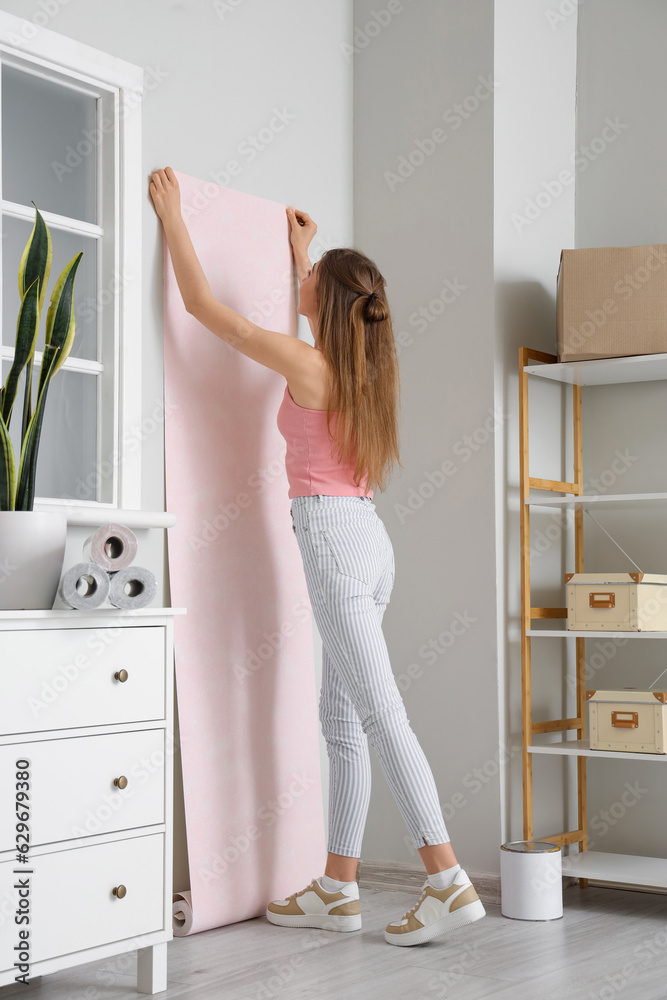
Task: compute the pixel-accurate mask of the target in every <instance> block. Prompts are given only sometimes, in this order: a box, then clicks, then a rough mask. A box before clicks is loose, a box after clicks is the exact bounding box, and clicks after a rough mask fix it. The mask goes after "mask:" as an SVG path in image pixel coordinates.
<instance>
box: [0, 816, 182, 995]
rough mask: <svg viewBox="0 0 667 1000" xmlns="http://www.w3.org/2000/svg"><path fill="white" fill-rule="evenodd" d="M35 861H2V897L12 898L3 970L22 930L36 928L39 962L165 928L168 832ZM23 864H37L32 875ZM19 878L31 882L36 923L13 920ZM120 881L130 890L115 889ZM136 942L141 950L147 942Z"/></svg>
mask: <svg viewBox="0 0 667 1000" xmlns="http://www.w3.org/2000/svg"><path fill="white" fill-rule="evenodd" d="M29 860H30V864H29V865H25V866H20V865H17V864H16V863H15V862H14V861H6V862H3V863H2V864H0V898H2V899H3V900H9V901H10V905H9V906H3V908H2V919H1V920H0V971H6V970H8V969H10V970H11V969H12V967H13V965H14V961H15V952H14V950H13V949H14V946H15V945H17V944H18V943H19V938H18V932H19V930H20V929H21V927H25V928H27V929H28V930H29V931H30V943H31V961H32V962H40V961H43V960H44V959H47V958H54V957H56V956H58V955H63V956H66V955H67V954H69V953H70V952H79V951H83V950H84V949H86V948H94V947H95V946H96V945H101V944H104V943H106V942H112V941H121V940H124V939H125V938H133V939H134V938H136V936H137V935H141V934H148V933H150V932H151V931H159V930H161V929H162V928H163V925H164V834H163V833H156V834H151V835H148V836H145V837H133V838H131V839H128V840H117V841H114V843H111V844H95V845H91V846H89V847H78V848H75V849H72V850H65V851H58V852H56V853H52V854H42V855H39V856H34V855H31V856H30V858H29ZM19 867H25V868H30V869H32V874H26V873H25V872H24V873H20V874H18V875H16V874H14V872H13V870H12V869H13V868H19ZM18 879H29V881H30V884H29V887H28V888H27V890H26V892H27V896H26V899H27V901H28V903H29V907H30V914H29V915H30V924H24V925H20V926H19V925H17V924H16V923H15V922H14V918H13V913H14V911H15V910H16V908H17V906H18V899H19V896H18V893H19V889H18V888H15V883H17V880H18ZM119 885H124V886H125V888H126V894H125V895H124V896H123V898H122V899H119V898H118V896H116V895H114V893H113V891H112V890H113V888H114V887H115V886H116V887H117V886H119ZM10 907H11V913H10V912H9V911H10ZM129 947H130V948H132V949H134V948H139V947H141V942H140V941H138V942H137V941H132V943H131V944H130V946H129ZM28 976H29V977H30V973H28Z"/></svg>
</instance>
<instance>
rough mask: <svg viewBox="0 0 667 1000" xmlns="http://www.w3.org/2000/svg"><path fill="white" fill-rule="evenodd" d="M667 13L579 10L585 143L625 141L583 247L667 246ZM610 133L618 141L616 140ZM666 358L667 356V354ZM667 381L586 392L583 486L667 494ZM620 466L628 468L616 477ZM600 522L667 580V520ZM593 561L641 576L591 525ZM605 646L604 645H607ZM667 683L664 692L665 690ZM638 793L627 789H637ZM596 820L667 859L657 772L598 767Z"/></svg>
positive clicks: (622, 663) (597, 3)
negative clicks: (612, 133)
mask: <svg viewBox="0 0 667 1000" xmlns="http://www.w3.org/2000/svg"><path fill="white" fill-rule="evenodd" d="M665 37H667V7H665V5H664V4H660V3H654V2H652V0H637V2H634V3H632V4H628V3H623V2H622V0H604V2H603V0H586V3H584V4H582V5H581V9H580V12H579V59H578V122H577V143H578V145H580V146H585V145H588V144H590V143H591V140H592V139H594V138H595V137H596V136H600V135H601V130H602V128H603V127H604V124H605V119H606V118H610V119H612V121H616V123H617V129H618V130H619V134H618V137H617V138H616V139H615V140H614V141H613V142H609V143H608V144H607V145H606V146H605V148H604V149H601V148H600V146H599V144H596V146H595V149H596V150H597V155H595V156H594V158H591V159H590V163H589V166H588V168H587V169H586V170H584V171H582V172H581V175H580V176H579V178H578V184H577V203H576V246H578V247H589V246H633V245H641V244H646V243H665V242H667V235H666V234H667V203H666V202H665V196H664V191H665V176H666V175H667V137H666V135H665V130H664V128H663V125H662V122H663V119H664V105H665V96H666V94H667V83H665V80H664V74H663V69H662V63H663V61H662V56H663V54H664V40H665ZM607 134H609V132H607ZM666 349H667V348H666ZM665 391H666V390H665V382H644V383H636V384H629V385H618V386H615V385H610V386H600V387H588V388H585V389H584V390H583V407H582V409H583V427H584V440H583V445H584V478H585V479H588V480H589V481H592V479H594V478H595V479H598V480H601V483H600V485H601V489H602V491H603V492H604V491H606V492H608V493H626V492H628V493H632V492H651V491H663V490H664V489H665V469H666V468H667V438H666V436H665V422H666V419H667V399H666V396H665ZM617 450H619V451H620V452H621V453H622V454H623V455H625V456H626V459H627V461H626V462H625V463H620V464H619V463H618V462H617V463H616V465H615V468H616V469H619V468H621V467H622V466H623V464H625V467H626V471H625V472H622V473H621V474H619V475H615V473H614V470H613V469H612V463H613V462H614V460H615V457H616V456H615V452H616V451H617ZM596 517H597V519H598V520H599V521H600V523H601V524H603V525H604V526H605V528H606V529H607V531H609V532H610V533H611V534H612V536H613V537H614V538H615V539H616V540H617V541H618V543H619V544H620V545H622V547H623V548H624V549H625V550H626V552H628V554H629V555H630V556H631V557H632V559H633V560H634V561H635V562H637V563H638V564H639V566H640V567H641V569H642V570H644V571H645V572H648V573H667V512H666V511H665V508H664V507H662V508H658V509H655V510H652V511H645V510H641V511H638V510H633V511H626V512H617V513H612V512H596ZM584 539H585V546H584V553H585V554H584V558H585V565H586V568H587V569H590V570H591V571H593V570H597V571H603V570H612V569H615V570H617V571H627V570H633V569H634V567H633V566H632V564H631V563H630V562H628V560H627V559H626V558H625V556H623V555H622V554H621V553H620V552H619V551H618V549H616V548H615V546H614V545H613V544H612V543H611V542H610V541H609V540H608V538H607V537H606V535H605V534H604V533H603V532H602V531H601V530H600V528H599V527H598V526H597V525H596V524H594V523H593V522H592V521H591V519H590V518H585V525H584ZM587 645H588V647H589V649H588V651H587V652H588V659H589V676H590V682H587V684H586V686H587V687H591V688H597V689H600V690H604V689H606V688H607V689H608V688H616V687H627V686H630V687H637V688H644V689H646V688H648V687H649V686H650V685H651V684H652V682H653V681H654V680H655V679H656V678H657V677H658V675H659V674H660V673H661V672H662V671H663V670H664V668H665V666H667V658H666V657H665V649H666V647H665V644H664V640H660V639H649V640H645V639H642V640H632V639H631V640H628V641H627V642H626V643H625V645H624V646H620V645H618V646H617V645H614V644H609V643H605V642H604V641H603V642H601V643H600V644H598V643H592V642H590V640H589V642H588V644H587ZM598 645H599V648H598ZM666 681H667V675H664V676H663V677H662V680H661V681H659V683H658V684H657V685H656V686H655V687H654V690H662V691H665V690H667V684H666V683H665V682H666ZM628 786H629V787H628ZM588 788H589V820H590V827H591V829H590V833H591V837H592V838H593V839H594V843H591V844H590V846H591V847H592V848H594V849H595V850H598V851H608V852H619V853H625V852H627V853H630V854H645V855H649V856H651V855H652V856H658V857H662V856H663V855H664V834H663V831H664V829H665V822H666V821H667V804H666V802H665V795H664V778H663V775H662V771H661V770H660V768H659V766H658V765H656V766H655V767H654V768H651V765H650V763H648V762H642V760H641V757H640V755H638V759H637V760H636V761H632V762H625V761H609V760H602V759H601V760H592V761H590V763H589V764H588Z"/></svg>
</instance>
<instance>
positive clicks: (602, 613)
mask: <svg viewBox="0 0 667 1000" xmlns="http://www.w3.org/2000/svg"><path fill="white" fill-rule="evenodd" d="M565 583H566V586H567V627H568V629H572V630H574V631H582V632H583V631H585V630H586V629H592V630H594V631H598V630H600V631H605V630H607V629H608V630H609V631H611V632H614V631H616V632H618V631H621V632H667V575H664V574H662V573H566V574H565Z"/></svg>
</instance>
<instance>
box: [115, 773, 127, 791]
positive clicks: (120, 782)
mask: <svg viewBox="0 0 667 1000" xmlns="http://www.w3.org/2000/svg"><path fill="white" fill-rule="evenodd" d="M113 783H114V785H118V787H119V788H125V786H126V785H127V778H126V777H125V775H124V774H121V776H120V778H114V779H113Z"/></svg>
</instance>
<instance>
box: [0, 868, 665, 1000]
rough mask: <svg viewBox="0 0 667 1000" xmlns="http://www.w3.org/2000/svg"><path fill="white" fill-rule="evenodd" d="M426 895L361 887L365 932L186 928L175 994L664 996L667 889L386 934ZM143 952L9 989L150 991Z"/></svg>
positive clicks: (581, 999) (176, 962) (200, 999)
mask: <svg viewBox="0 0 667 1000" xmlns="http://www.w3.org/2000/svg"><path fill="white" fill-rule="evenodd" d="M416 898H417V896H416V895H414V894H412V893H406V892H387V891H383V890H379V889H363V888H362V889H361V902H362V919H363V921H364V926H363V929H362V930H361V931H356V932H351V933H348V934H337V933H333V932H331V931H328V932H327V931H319V930H295V929H291V928H284V927H275V926H273V925H272V924H269V923H268V922H267V921H266V919H265V918H264V917H258V918H256V919H255V920H246V921H244V922H242V923H238V924H231V925H229V926H227V927H220V928H215V929H214V930H210V931H204V932H202V933H200V934H195V935H193V936H192V937H184V938H174V940H173V941H172V942H170V944H169V946H168V949H169V950H168V954H169V971H168V982H169V988H168V989H167V991H166V992H163V993H159V994H156V996H159V997H161V998H164V1000H175V998H188V1000H194V998H197V1000H274V998H275V1000H334V998H335V1000H357V998H363V1000H399V998H405V1000H435V998H438V997H448V998H451V997H455V998H457V1000H477V998H478V997H480V998H481V997H493V1000H664V998H665V997H666V996H667V896H665V895H659V894H652V893H643V892H632V891H629V890H619V889H609V888H600V887H589V888H588V889H579V888H578V886H576V885H575V886H572V887H569V888H567V889H566V890H565V892H564V897H563V898H564V910H565V913H564V916H563V918H562V919H560V920H554V921H548V922H545V923H539V922H530V921H519V920H509V919H508V918H506V917H503V916H502V915H501V913H500V906H499V905H493V904H489V905H487V906H486V911H487V915H486V917H484V918H483V919H482V920H478V921H477V922H476V923H474V924H471V925H469V926H467V927H461V928H459V929H458V930H456V931H453V932H452V934H451V935H450V936H449V937H448V938H447V939H445V938H441V939H440V940H437V941H432V942H429V943H428V944H424V945H419V946H415V947H412V948H397V947H394V946H391V945H389V944H386V943H385V940H384V935H383V931H384V926H385V924H387V923H388V922H389V921H390V920H395V919H397V918H398V917H399V916H400V915H401V914H402V913H403V912H404V910H406V909H407V908H408V907H410V906H412V905H413V903H414V902H415V901H416ZM135 969H136V953H128V954H127V955H119V956H116V957H115V958H112V959H106V960H104V961H101V962H94V963H90V964H89V965H81V966H78V967H77V968H76V969H73V970H65V971H63V972H58V973H55V974H54V975H51V976H44V977H42V978H40V979H37V980H35V981H34V982H31V983H30V984H29V986H28V990H29V992H27V991H26V987H25V986H22V985H20V984H12V985H10V986H5V987H3V988H2V989H0V997H1V998H2V1000H8V998H9V997H13V996H15V995H16V996H17V997H18V996H21V997H25V996H32V997H35V998H38V1000H115V998H116V997H118V998H125V1000H127V998H140V997H144V998H145V996H146V994H142V993H137V992H136V989H135V979H134V975H135Z"/></svg>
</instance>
